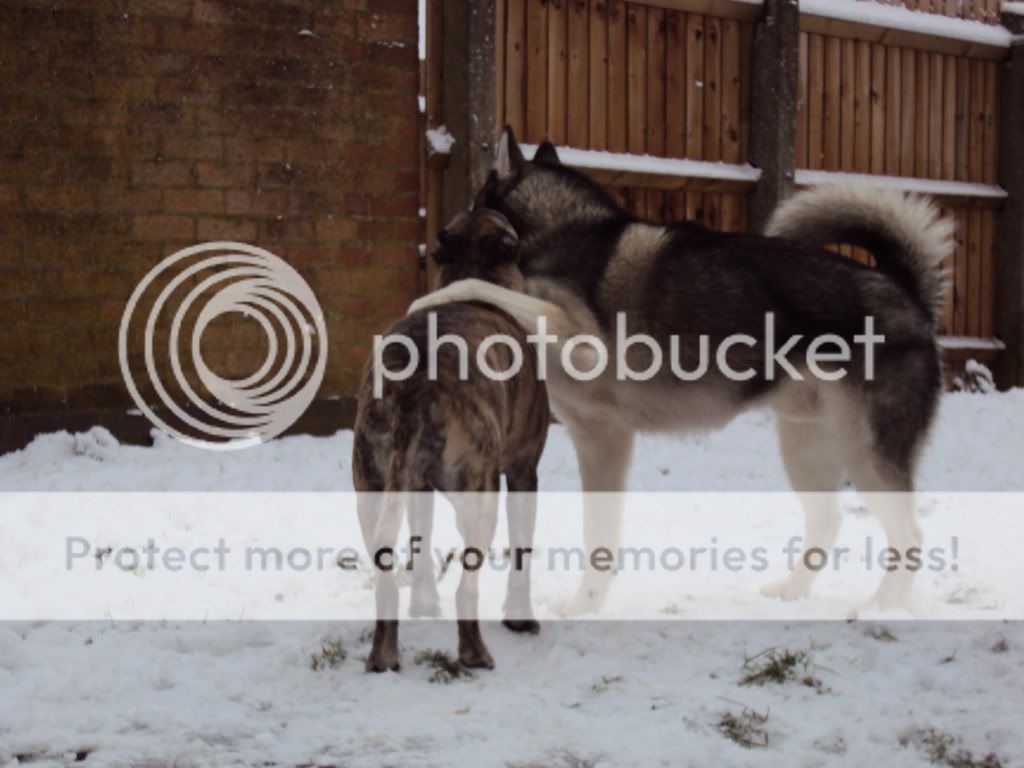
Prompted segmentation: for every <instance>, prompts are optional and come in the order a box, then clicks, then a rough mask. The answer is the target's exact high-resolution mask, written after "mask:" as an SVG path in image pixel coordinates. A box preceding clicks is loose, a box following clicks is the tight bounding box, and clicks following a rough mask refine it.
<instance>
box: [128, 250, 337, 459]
mask: <svg viewBox="0 0 1024 768" xmlns="http://www.w3.org/2000/svg"><path fill="white" fill-rule="evenodd" d="M161 286H162V287H161ZM140 307H145V308H147V309H148V313H147V314H146V315H145V327H144V328H143V345H144V368H145V375H146V378H147V379H148V382H149V384H150V387H151V389H152V391H153V392H154V393H155V396H156V398H155V399H156V400H158V401H159V406H160V407H162V408H164V409H166V412H167V413H166V418H165V417H163V416H161V415H160V414H158V413H157V411H156V409H154V407H152V405H151V404H150V403H149V402H147V400H146V398H144V397H143V396H142V393H141V392H140V387H139V386H138V385H137V383H136V378H135V377H134V376H133V373H132V366H131V365H130V361H129V354H128V346H129V337H130V336H131V335H132V332H133V326H132V323H133V321H134V320H135V318H134V315H135V312H136V309H138V308H140ZM231 313H237V314H241V315H243V316H245V317H246V318H250V319H253V320H255V322H256V323H257V324H258V325H259V326H260V328H261V329H262V331H263V334H264V336H265V338H266V347H267V353H266V356H265V358H264V359H263V362H262V364H261V365H260V366H259V368H258V370H256V371H255V372H254V373H252V374H251V375H248V376H246V377H244V378H238V379H232V378H225V377H222V376H220V375H218V374H216V373H214V372H213V371H212V370H211V369H210V367H209V365H207V363H206V361H205V360H204V359H203V354H202V350H201V341H202V337H203V333H204V332H205V331H206V330H207V329H208V328H209V326H210V324H211V323H212V322H213V321H214V320H216V319H217V318H219V317H221V316H223V315H227V314H231ZM167 319H169V321H170V325H169V329H168V327H167V325H166V320H167ZM158 321H160V323H159V326H158ZM140 322H141V321H140ZM186 323H187V327H188V344H187V345H182V344H181V341H182V340H183V329H184V328H185V327H186ZM135 327H136V328H137V327H138V326H135ZM158 327H159V329H160V333H161V336H160V338H161V339H163V338H164V334H166V347H164V346H163V345H161V348H160V349H159V350H157V349H155V347H156V339H157V334H158ZM132 338H134V337H132ZM181 346H186V348H187V351H188V357H187V359H188V360H189V361H190V362H191V367H192V370H193V371H194V374H195V376H194V379H195V380H197V381H198V383H199V384H200V385H201V386H202V389H203V390H204V391H203V392H202V393H199V392H196V390H195V389H193V387H192V385H191V383H190V381H189V378H190V377H189V376H187V375H186V373H185V370H184V368H183V365H182V359H181V358H182V356H181V355H180V354H179V349H180V347H181ZM158 353H159V355H160V357H159V358H158ZM118 359H119V362H120V365H121V374H122V375H123V376H124V382H125V385H126V386H127V387H128V391H129V392H130V393H131V396H132V399H133V400H134V401H135V404H136V405H137V406H138V407H139V409H140V410H141V411H142V413H144V414H145V415H146V417H147V418H148V419H149V420H150V421H151V422H152V423H153V424H154V425H155V426H157V427H159V428H160V429H161V430H163V431H164V432H166V433H167V434H169V435H171V436H172V437H175V438H176V439H178V440H181V441H182V442H185V443H188V444H190V445H194V446H198V447H200V448H208V449H212V450H237V449H240V448H247V447H249V446H252V445H258V444H260V443H262V442H266V441H267V440H270V439H271V438H273V437H276V436H277V435H279V434H281V433H282V432H283V431H284V430H286V429H287V428H288V427H289V426H291V425H292V424H293V423H294V422H295V420H296V419H298V418H299V416H301V415H302V413H303V412H304V411H305V410H306V408H307V407H308V406H309V404H310V402H311V401H312V400H313V397H314V396H315V394H316V392H317V390H318V388H319V386H320V382H321V380H322V379H323V375H324V368H325V366H326V363H327V329H326V327H325V326H324V316H323V311H322V310H321V309H320V305H319V303H318V302H317V300H316V296H314V294H313V291H312V290H311V289H310V287H309V285H308V284H307V283H306V281H305V280H303V279H302V276H301V275H299V273H298V272H296V271H295V270H294V269H293V268H292V267H291V266H290V265H289V264H287V263H286V262H284V261H283V260H282V259H280V258H278V257H277V256H275V255H274V254H272V253H270V252H269V251H266V250H264V249H262V248H257V247H255V246H252V245H247V244H245V243H233V242H211V243H202V244H200V245H194V246H191V247H189V248H185V249H183V250H180V251H178V252H177V253H174V254H172V255H170V256H168V257H167V258H166V259H164V260H163V261H161V262H160V263H159V264H157V265H156V266H155V267H154V268H153V269H152V270H150V271H149V273H148V274H147V275H146V276H145V277H144V278H143V279H142V281H141V282H140V283H139V284H138V286H137V287H136V288H135V291H134V292H133V293H132V296H131V298H130V299H129V300H128V304H127V306H126V307H125V310H124V314H123V315H122V317H121V327H120V331H119V334H118ZM158 362H159V363H160V364H162V365H158ZM168 363H169V366H170V374H171V375H170V378H172V379H173V382H174V387H173V388H174V391H175V392H176V393H180V398H181V399H182V402H181V403H179V402H177V401H176V400H175V398H174V396H172V394H171V393H170V392H169V391H168V388H167V387H166V386H165V385H164V382H163V381H162V380H161V378H160V368H161V367H163V368H164V369H166V367H167V364H168ZM136 367H140V366H139V365H138V361H137V360H136ZM172 415H173V419H172V418H171V417H172ZM169 420H173V421H175V423H176V424H178V425H179V426H172V425H171V424H170V423H168V421H169Z"/></svg>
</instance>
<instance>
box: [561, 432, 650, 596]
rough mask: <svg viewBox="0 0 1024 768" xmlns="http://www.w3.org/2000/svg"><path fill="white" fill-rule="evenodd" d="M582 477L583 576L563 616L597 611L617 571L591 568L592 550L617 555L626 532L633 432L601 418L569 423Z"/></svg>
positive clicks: (616, 556)
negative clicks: (624, 509)
mask: <svg viewBox="0 0 1024 768" xmlns="http://www.w3.org/2000/svg"><path fill="white" fill-rule="evenodd" d="M568 428H569V434H570V436H571V437H572V442H573V446H574V447H575V448H576V458H577V460H578V461H579V465H580V477H581V479H582V481H583V492H584V497H583V549H584V552H585V557H586V561H585V565H586V566H587V570H585V571H584V572H583V580H582V582H581V583H580V588H579V591H578V592H577V593H576V595H575V597H573V598H572V599H570V600H569V601H568V602H566V603H564V604H563V605H561V606H559V607H558V612H559V613H560V614H562V615H563V616H579V615H583V614H587V613H596V612H597V611H599V610H600V609H601V607H602V606H603V605H604V603H605V600H606V598H607V597H608V590H609V589H610V588H611V584H612V579H613V577H614V575H615V571H614V568H612V569H611V570H608V571H600V570H596V569H594V568H590V567H589V563H590V556H591V553H593V552H594V550H595V549H598V548H601V547H603V548H607V549H608V550H609V551H611V552H612V553H613V556H614V557H615V558H616V562H617V559H618V551H619V542H620V540H621V536H622V504H623V497H622V494H623V492H624V491H625V488H626V474H627V473H628V471H629V462H630V459H631V458H632V455H633V434H632V432H629V431H627V430H624V429H622V428H618V427H613V426H610V425H608V424H601V423H589V424H585V423H574V424H569V425H568Z"/></svg>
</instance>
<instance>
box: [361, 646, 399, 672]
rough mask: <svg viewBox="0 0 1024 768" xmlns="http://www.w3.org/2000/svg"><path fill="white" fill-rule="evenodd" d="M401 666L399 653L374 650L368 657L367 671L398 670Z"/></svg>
mask: <svg viewBox="0 0 1024 768" xmlns="http://www.w3.org/2000/svg"><path fill="white" fill-rule="evenodd" d="M400 668H401V664H400V662H399V659H398V654H397V653H391V652H388V651H374V652H371V653H370V655H369V656H367V657H366V671H367V672H397V671H398V670H399V669H400Z"/></svg>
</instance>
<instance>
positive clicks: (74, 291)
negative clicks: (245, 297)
mask: <svg viewBox="0 0 1024 768" xmlns="http://www.w3.org/2000/svg"><path fill="white" fill-rule="evenodd" d="M416 24H417V20H416V0H379V1H378V2H374V0H337V1H336V2H331V3H323V2H317V1H316V0H231V1H230V2H225V1H223V0H113V1H112V2H102V3H81V2H65V3H61V2H58V3H54V2H53V0H46V2H41V1H39V2H36V1H32V2H27V1H25V0H4V3H3V5H2V7H0V104H2V109H0V124H2V130H0V286H2V290H0V360H2V362H0V412H6V413H15V414H16V413H28V412H33V411H35V412H41V411H52V410H54V409H71V410H75V409H82V408H95V407H107V406H117V407H120V406H122V405H127V404H128V403H129V399H128V394H127V391H126V390H125V387H124V385H123V383H122V380H121V374H120V372H119V368H118V363H117V331H118V324H119V322H120V318H121V313H122V310H123V308H124V305H125V301H126V300H127V298H128V296H129V295H130V294H131V292H132V290H133V289H134V287H135V285H136V284H137V282H138V281H139V279H140V278H141V277H142V276H143V275H144V274H145V273H146V272H147V271H148V270H149V269H150V268H151V267H152V266H154V265H155V264H156V263H157V262H159V261H160V260H161V259H162V258H163V257H164V256H166V255H168V254H170V253H172V252H173V251H175V250H177V249H179V248H181V247H184V246H186V245H190V244H194V243H196V242H198V241H204V240H211V239H236V240H242V241H244V242H249V243H253V244H255V245H259V246H261V247H264V248H266V249H268V250H270V251H272V252H273V253H275V254H277V255H279V256H281V257H283V258H285V259H286V260H287V261H288V262H289V263H290V264H292V265H293V266H294V267H295V268H296V269H297V270H298V271H299V272H300V273H301V274H302V275H303V277H305V279H306V280H307V281H308V282H309V284H310V285H311V287H312V288H313V290H314V291H315V293H316V295H317V298H318V299H319V301H320V304H321V306H322V307H323V309H324V313H325V316H326V323H327V330H328V337H329V342H330V343H329V349H330V354H329V357H328V365H327V372H326V375H325V378H324V383H323V387H322V389H321V395H322V396H331V395H339V394H350V393H351V392H352V391H353V388H354V384H355V379H356V376H357V375H358V370H359V367H360V366H361V365H362V361H363V359H364V357H365V355H366V354H367V351H368V349H369V341H370V337H371V335H372V333H373V332H375V331H376V330H379V329H380V328H381V327H382V326H383V325H384V324H386V322H387V321H388V320H389V319H390V318H393V317H394V316H396V315H398V314H401V313H402V312H403V311H404V310H405V307H406V305H407V304H408V301H409V300H410V298H411V297H412V296H413V295H414V293H415V291H416V288H417V280H418V266H417V256H416V243H417V241H418V240H419V237H420V236H419V222H418V219H417V208H418V206H419V203H418V188H419V170H418V161H419V157H418V135H419V128H418V119H419V118H418V111H417V105H416V94H417V84H418V83H417V81H418V61H417V54H416V51H417V46H416V41H417V29H416ZM310 33H312V34H310ZM236 317H237V316H236ZM261 344H262V335H261V334H260V333H257V332H256V327H255V326H254V324H252V323H251V322H247V321H245V320H243V319H236V320H232V321H229V322H226V323H221V324H219V325H218V326H217V327H216V328H214V329H211V331H210V332H208V336H204V338H203V348H204V352H205V353H207V354H208V355H210V356H211V358H212V359H211V360H210V362H211V367H213V368H215V369H216V370H217V371H218V372H220V373H226V374H228V375H241V374H245V373H251V372H252V370H253V369H254V368H255V367H256V366H255V362H254V361H256V362H258V360H259V359H260V358H261V357H262V355H261Z"/></svg>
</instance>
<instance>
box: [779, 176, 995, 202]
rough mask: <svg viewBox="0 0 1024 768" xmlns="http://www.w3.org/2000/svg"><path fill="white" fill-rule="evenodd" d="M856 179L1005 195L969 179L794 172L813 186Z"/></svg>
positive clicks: (946, 192)
mask: <svg viewBox="0 0 1024 768" xmlns="http://www.w3.org/2000/svg"><path fill="white" fill-rule="evenodd" d="M850 181H852V182H858V183H861V184H867V185H869V186H873V187H895V188H896V189H902V190H903V191H905V192H918V193H920V194H923V195H936V196H939V197H973V198H983V199H987V200H1004V199H1006V196H1007V195H1006V190H1005V189H1003V188H1002V187H999V186H996V185H995V184H977V183H974V182H968V181H943V180H940V179H918V178H913V177H910V176H876V175H874V174H870V173H841V172H836V171H805V170H799V171H797V172H796V184H797V186H801V187H814V186H818V185H819V184H839V183H842V182H850Z"/></svg>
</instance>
